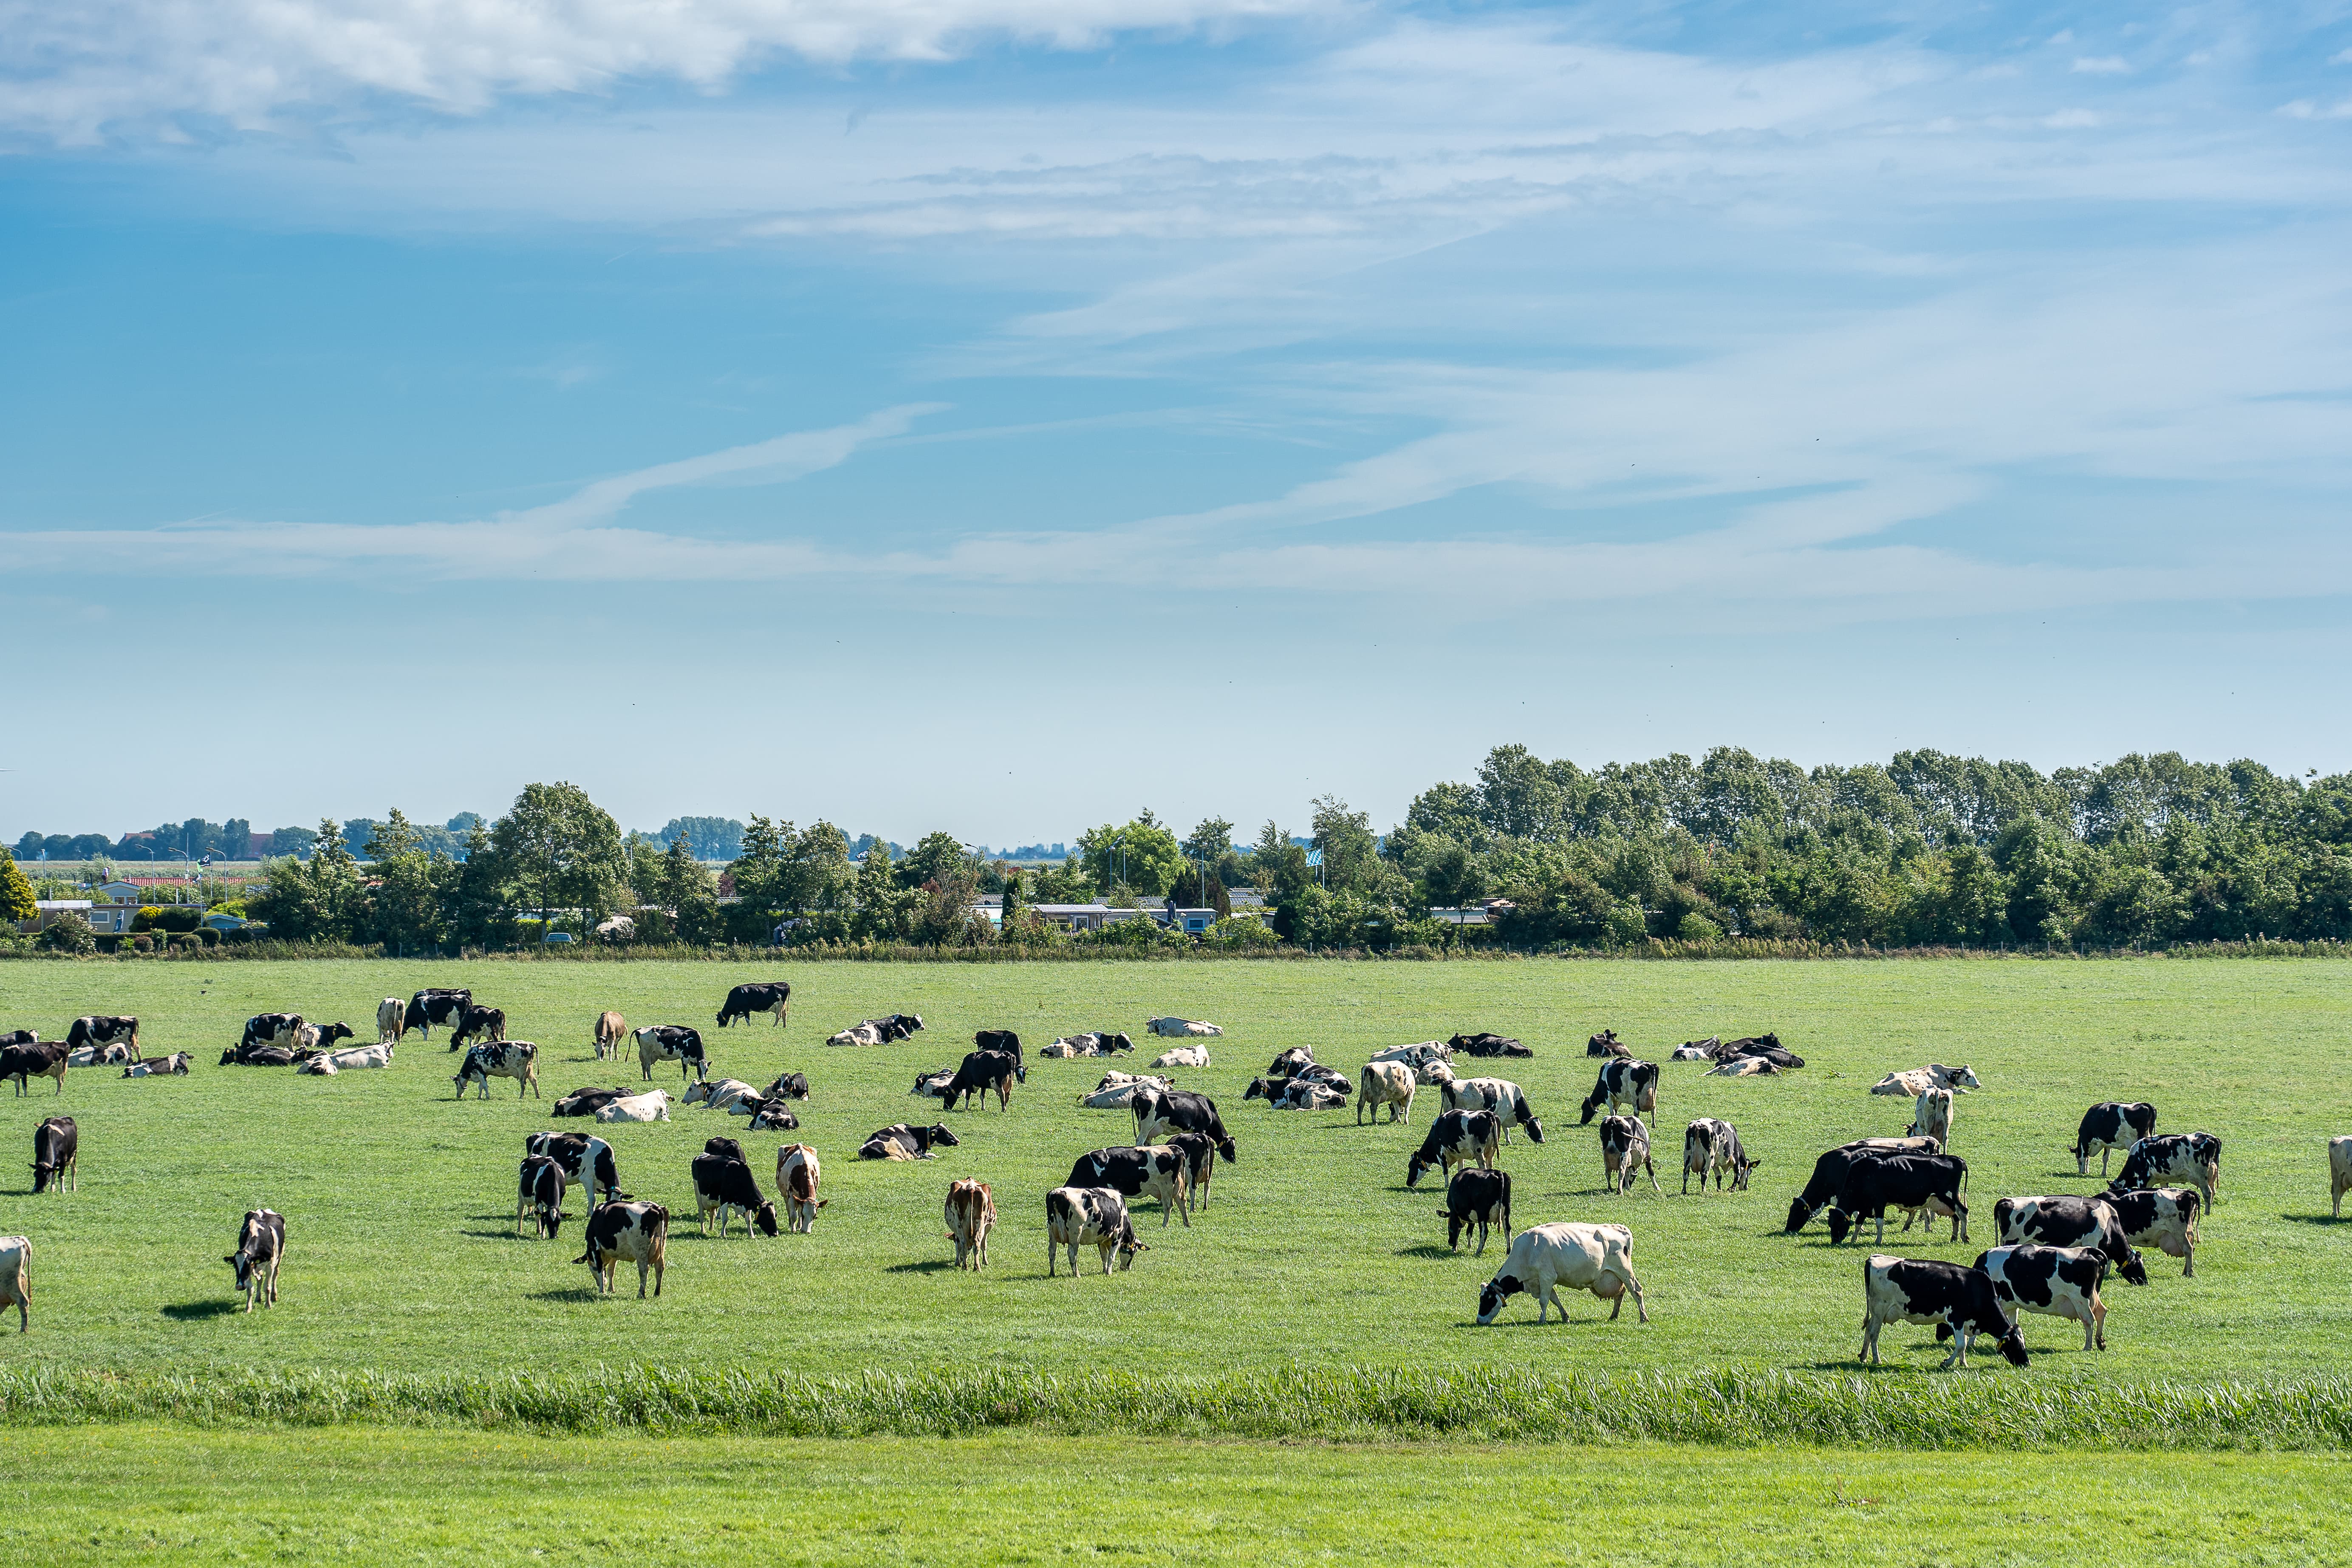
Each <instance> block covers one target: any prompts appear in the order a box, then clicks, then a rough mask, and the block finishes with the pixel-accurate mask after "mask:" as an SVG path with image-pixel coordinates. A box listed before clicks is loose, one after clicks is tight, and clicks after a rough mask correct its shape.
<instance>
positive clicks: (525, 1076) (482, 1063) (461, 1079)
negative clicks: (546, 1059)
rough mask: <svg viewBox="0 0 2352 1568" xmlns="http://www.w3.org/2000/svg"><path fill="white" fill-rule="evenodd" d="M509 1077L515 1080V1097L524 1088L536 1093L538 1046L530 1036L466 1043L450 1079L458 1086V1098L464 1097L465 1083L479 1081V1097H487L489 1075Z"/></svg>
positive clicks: (517, 1096)
mask: <svg viewBox="0 0 2352 1568" xmlns="http://www.w3.org/2000/svg"><path fill="white" fill-rule="evenodd" d="M494 1078H510V1079H514V1080H515V1098H516V1099H517V1100H520V1099H521V1098H522V1094H523V1090H525V1089H529V1090H530V1092H531V1093H532V1094H533V1095H535V1096H539V1097H540V1098H541V1099H544V1098H545V1096H543V1095H540V1094H539V1047H537V1046H535V1045H533V1044H531V1043H530V1041H529V1040H499V1041H497V1042H495V1043H494V1044H490V1045H481V1046H468V1047H466V1059H465V1061H464V1063H463V1064H461V1065H460V1066H459V1067H458V1068H457V1077H456V1078H454V1079H450V1080H449V1081H451V1082H452V1083H454V1084H456V1085H457V1098H458V1099H459V1100H463V1099H465V1098H466V1086H467V1084H469V1083H478V1084H480V1085H481V1086H482V1098H483V1099H484V1100H488V1099H489V1098H490V1079H494Z"/></svg>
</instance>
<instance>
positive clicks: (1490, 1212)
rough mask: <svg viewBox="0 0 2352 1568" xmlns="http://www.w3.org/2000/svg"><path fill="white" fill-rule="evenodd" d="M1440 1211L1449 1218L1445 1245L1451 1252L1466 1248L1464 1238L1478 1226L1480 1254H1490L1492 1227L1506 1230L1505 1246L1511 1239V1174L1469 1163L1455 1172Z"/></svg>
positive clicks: (1504, 1236)
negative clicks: (1488, 1243)
mask: <svg viewBox="0 0 2352 1568" xmlns="http://www.w3.org/2000/svg"><path fill="white" fill-rule="evenodd" d="M1437 1212H1438V1214H1439V1215H1441V1216H1443V1217H1444V1221H1445V1246H1446V1247H1447V1249H1448V1250H1449V1251H1454V1252H1459V1251H1461V1250H1462V1237H1464V1236H1465V1235H1466V1234H1467V1233H1468V1232H1469V1229H1470V1227H1471V1226H1474V1225H1475V1226H1477V1227H1478V1251H1477V1254H1476V1255H1477V1256H1478V1257H1480V1258H1484V1257H1486V1232H1487V1228H1488V1227H1489V1226H1502V1229H1503V1245H1504V1246H1506V1247H1508V1246H1509V1245H1510V1241H1511V1173H1510V1172H1508V1171H1489V1170H1485V1169H1482V1168H1480V1167H1477V1166H1467V1167H1465V1168H1464V1169H1462V1170H1459V1171H1456V1172H1454V1179H1453V1180H1452V1181H1450V1182H1448V1183H1446V1184H1445V1206H1444V1208H1442V1209H1439V1210H1438V1211H1437Z"/></svg>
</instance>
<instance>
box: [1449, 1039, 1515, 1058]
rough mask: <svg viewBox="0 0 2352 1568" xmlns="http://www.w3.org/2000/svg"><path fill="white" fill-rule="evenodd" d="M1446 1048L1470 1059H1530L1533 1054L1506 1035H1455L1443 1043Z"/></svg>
mask: <svg viewBox="0 0 2352 1568" xmlns="http://www.w3.org/2000/svg"><path fill="white" fill-rule="evenodd" d="M1445 1044H1446V1046H1447V1047H1448V1048H1450V1049H1453V1050H1457V1051H1460V1052H1461V1053H1462V1054H1463V1055H1465V1056H1471V1057H1531V1056H1533V1055H1535V1052H1533V1051H1531V1050H1529V1049H1528V1047H1525V1046H1523V1045H1521V1044H1519V1042H1518V1041H1517V1040H1515V1039H1512V1038H1511V1037H1509V1036H1507V1035H1488V1034H1477V1035H1456V1036H1454V1037H1453V1038H1452V1039H1450V1040H1448V1041H1446V1042H1445Z"/></svg>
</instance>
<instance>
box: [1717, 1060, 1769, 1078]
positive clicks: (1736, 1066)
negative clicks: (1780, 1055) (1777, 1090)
mask: <svg viewBox="0 0 2352 1568" xmlns="http://www.w3.org/2000/svg"><path fill="white" fill-rule="evenodd" d="M1779 1073H1780V1068H1777V1067H1774V1066H1773V1065H1772V1064H1771V1063H1770V1062H1769V1061H1767V1060H1765V1059H1764V1058H1762V1057H1734V1058H1731V1059H1730V1060H1729V1061H1727V1062H1725V1063H1723V1064H1722V1065H1720V1066H1718V1067H1714V1068H1708V1069H1707V1073H1706V1076H1707V1077H1709V1078H1772V1077H1775V1076H1777V1075H1778V1074H1779Z"/></svg>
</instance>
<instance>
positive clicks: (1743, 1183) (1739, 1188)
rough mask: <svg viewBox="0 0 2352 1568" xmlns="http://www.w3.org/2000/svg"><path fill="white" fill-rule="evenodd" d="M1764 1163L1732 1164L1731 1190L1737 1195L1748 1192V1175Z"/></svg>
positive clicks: (1758, 1161) (1735, 1162) (1756, 1161)
mask: <svg viewBox="0 0 2352 1568" xmlns="http://www.w3.org/2000/svg"><path fill="white" fill-rule="evenodd" d="M1762 1163H1764V1162H1763V1161H1761V1160H1735V1161H1733V1162H1732V1164H1731V1190H1732V1191H1733V1192H1735V1193H1744V1192H1746V1191H1747V1190H1748V1172H1750V1171H1752V1170H1754V1169H1755V1168H1756V1167H1757V1166H1759V1165H1760V1164H1762Z"/></svg>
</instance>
